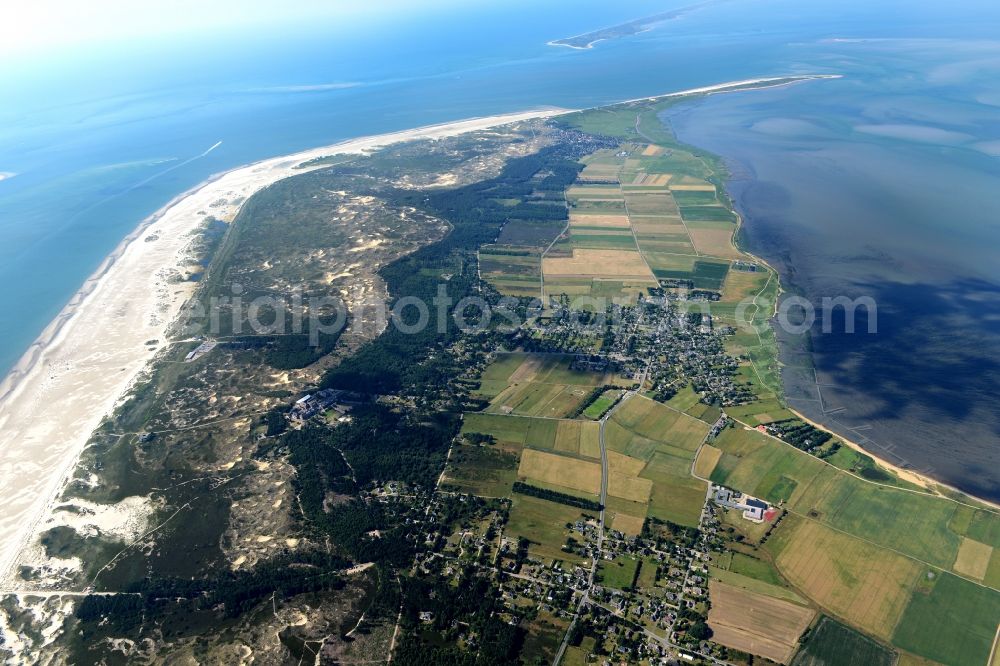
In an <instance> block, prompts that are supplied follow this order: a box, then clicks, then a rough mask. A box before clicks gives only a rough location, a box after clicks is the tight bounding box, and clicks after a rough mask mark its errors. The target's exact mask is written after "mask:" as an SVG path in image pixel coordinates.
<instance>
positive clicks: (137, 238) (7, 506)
mask: <svg viewBox="0 0 1000 666" xmlns="http://www.w3.org/2000/svg"><path fill="white" fill-rule="evenodd" d="M559 113H565V110H561V109H545V110H535V111H526V112H523V113H512V114H506V115H497V116H490V117H487V118H475V119H471V120H463V121H459V122H454V123H447V124H442V125H434V126H429V127H423V128H418V129H414V130H408V131H404V132H395V133H391V134H383V135H378V136H370V137H363V138H360V139H353V140H350V141H345V142H342V143H339V144H335V145H333V146H326V147H322V148H316V149H312V150H308V151H304V152H301V153H296V154H293V155H286V156H283V157H276V158H272V159H268V160H264V161H262V162H257V163H255V164H251V165H249V166H244V167H240V168H238V169H234V170H232V171H229V172H226V173H224V174H221V175H219V176H216V177H214V178H212V179H210V180H209V181H207V182H205V183H203V184H201V185H199V186H198V187H197V188H195V189H193V190H190V191H188V192H186V193H184V194H183V195H181V196H179V197H177V198H176V199H174V200H173V201H172V202H170V203H169V204H168V205H167V206H165V207H164V208H162V209H161V210H160V211H158V212H157V213H155V214H154V215H152V216H150V218H148V219H147V220H145V221H144V222H143V223H142V224H141V225H140V226H139V227H138V228H137V229H136V230H135V231H134V232H133V233H132V234H130V235H129V236H128V237H127V238H126V239H125V240H124V241H123V242H122V243H121V244H120V245H119V246H118V248H117V249H116V250H115V251H114V252H113V253H112V254H111V256H109V257H108V258H107V259H106V260H105V261H104V262H103V264H102V265H101V267H100V268H99V269H98V270H97V271H96V272H95V273H94V275H93V276H91V277H90V278H89V279H88V280H87V282H86V283H85V284H84V285H83V287H82V288H81V289H80V291H79V292H78V293H77V294H76V295H75V296H74V297H73V299H72V300H71V301H70V303H69V304H67V305H66V307H65V308H64V309H63V311H62V312H61V313H60V314H59V316H58V317H57V318H56V319H55V320H54V321H53V322H52V323H51V324H50V325H49V326H48V327H47V328H46V330H45V331H44V332H43V333H42V335H41V336H40V337H39V338H38V340H36V341H35V342H34V344H32V346H31V348H30V349H29V350H28V352H27V353H25V355H24V356H23V357H22V358H21V360H20V361H19V363H18V365H17V366H16V367H15V368H14V369H13V370H12V371H11V373H10V374H9V375H8V376H7V377H6V378H5V379H4V381H3V383H2V384H0V432H2V433H3V436H2V438H0V504H2V506H3V507H4V509H3V512H2V513H0V576H2V581H0V591H2V590H10V589H15V588H16V587H17V583H16V581H15V579H14V576H13V573H14V572H15V570H16V566H17V564H18V557H19V555H20V554H21V552H22V551H24V549H25V546H26V545H27V544H28V543H29V542H30V541H31V539H32V537H33V536H34V534H35V531H36V526H38V525H39V524H40V521H41V520H43V519H44V518H45V517H46V516H47V515H48V513H49V510H50V508H51V506H52V504H53V502H54V500H55V498H56V496H57V494H58V493H59V491H60V490H61V488H62V487H63V486H64V484H65V483H66V481H67V480H68V477H69V475H70V474H71V472H72V471H73V469H74V467H75V463H76V461H77V459H78V458H79V455H80V452H81V451H82V449H83V447H84V445H85V444H86V442H87V440H88V439H89V437H90V435H91V433H92V432H93V430H94V429H95V428H96V427H97V426H98V425H99V424H100V422H101V420H102V418H103V417H104V416H105V415H106V414H108V413H109V412H110V411H111V410H112V409H113V408H114V407H115V405H116V403H117V402H118V401H119V399H120V398H121V397H122V396H123V394H124V393H125V392H126V390H127V389H128V387H129V385H130V384H131V383H132V382H133V381H134V380H135V378H136V377H137V376H138V375H139V374H140V373H141V371H142V370H143V368H144V367H145V366H146V365H147V363H149V362H150V360H151V359H152V358H153V356H154V354H155V351H156V347H153V346H151V345H147V344H146V343H147V342H148V341H150V340H159V341H160V342H161V343H162V342H163V341H164V339H165V334H166V331H167V328H168V326H169V325H170V323H171V322H172V321H173V320H174V319H175V318H176V316H177V315H178V313H179V311H180V309H181V307H182V306H183V304H184V303H185V301H186V300H187V298H188V297H189V296H190V294H191V292H192V290H193V286H194V285H193V283H189V282H188V283H185V282H178V281H176V280H174V281H171V280H170V277H171V275H173V274H175V271H176V270H177V269H178V268H179V267H181V266H183V265H184V263H185V258H186V255H187V249H188V246H189V244H190V243H191V241H192V239H193V232H195V231H196V230H197V229H198V228H199V227H200V225H201V224H202V223H203V222H204V219H205V215H206V214H208V215H212V216H214V217H216V218H218V219H224V220H231V219H232V218H233V217H234V216H235V214H236V212H237V211H238V209H239V206H240V204H241V203H242V202H243V201H245V200H246V199H247V198H248V197H250V196H251V195H252V194H253V193H255V192H257V191H258V190H260V189H262V188H264V187H266V186H268V185H270V184H272V183H274V182H276V181H278V180H281V179H283V178H287V177H289V176H293V175H295V174H298V173H303V172H304V171H306V170H308V168H298V169H296V168H295V167H296V166H297V165H299V164H301V163H303V162H307V161H309V160H312V159H315V158H317V157H323V156H327V155H334V154H359V153H363V152H366V151H370V150H373V149H375V148H377V147H380V146H384V145H387V144H390V143H397V142H401V141H408V140H413V139H428V138H441V137H446V136H454V135H456V134H462V133H465V132H471V131H475V130H481V129H486V128H489V127H495V126H498V125H503V124H507V123H512V122H518V121H522V120H528V119H532V118H541V117H547V116H552V115H557V114H559ZM313 168H321V165H317V166H315V167H313ZM150 239H155V240H150Z"/></svg>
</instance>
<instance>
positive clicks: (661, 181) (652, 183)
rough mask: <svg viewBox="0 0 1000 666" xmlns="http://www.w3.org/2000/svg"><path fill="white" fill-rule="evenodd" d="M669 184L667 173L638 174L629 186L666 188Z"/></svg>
mask: <svg viewBox="0 0 1000 666" xmlns="http://www.w3.org/2000/svg"><path fill="white" fill-rule="evenodd" d="M669 182H670V174H669V173H643V172H639V173H637V174H636V175H635V178H633V179H632V182H631V183H630V185H642V186H644V187H666V185H667V183H669Z"/></svg>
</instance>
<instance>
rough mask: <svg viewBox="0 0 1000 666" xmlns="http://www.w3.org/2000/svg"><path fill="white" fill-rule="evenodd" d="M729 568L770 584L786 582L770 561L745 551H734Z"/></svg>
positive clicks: (780, 584) (778, 584)
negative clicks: (747, 553) (752, 555)
mask: <svg viewBox="0 0 1000 666" xmlns="http://www.w3.org/2000/svg"><path fill="white" fill-rule="evenodd" d="M729 570H730V571H732V572H733V573H738V574H740V575H743V576H747V577H749V578H756V579H757V580H759V581H761V582H764V583H768V584H770V585H776V586H778V587H781V586H783V585H784V584H785V583H784V581H783V580H781V576H779V575H778V572H777V570H775V568H774V566H773V565H772V564H771V563H770V562H768V561H766V560H762V559H759V558H756V557H751V556H750V555H746V554H745V553H733V560H732V562H731V563H730V565H729Z"/></svg>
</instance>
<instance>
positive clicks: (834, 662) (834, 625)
mask: <svg viewBox="0 0 1000 666" xmlns="http://www.w3.org/2000/svg"><path fill="white" fill-rule="evenodd" d="M895 661H896V655H895V654H894V653H893V651H892V650H890V649H889V648H887V647H885V646H884V645H882V644H881V643H879V642H877V641H874V640H872V639H871V638H868V637H867V636H865V635H864V634H861V633H859V632H857V631H855V630H854V629H851V628H850V627H848V626H847V625H844V624H841V623H840V622H837V621H836V620H834V619H833V618H830V617H827V616H825V615H824V616H823V617H821V618H820V620H819V623H818V624H817V625H816V628H815V629H813V630H812V632H811V633H810V634H809V635H808V636H807V637H806V640H805V642H804V643H803V645H802V649H800V650H799V652H798V654H796V655H795V659H794V660H792V666H893V664H894V663H895Z"/></svg>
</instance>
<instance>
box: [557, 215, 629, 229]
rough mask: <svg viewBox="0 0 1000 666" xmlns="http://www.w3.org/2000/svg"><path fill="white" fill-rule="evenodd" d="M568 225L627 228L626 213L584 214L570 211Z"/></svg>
mask: <svg viewBox="0 0 1000 666" xmlns="http://www.w3.org/2000/svg"><path fill="white" fill-rule="evenodd" d="M569 226H570V227H571V228H572V227H581V226H583V227H608V228H612V229H627V228H628V226H629V224H628V215H599V214H595V215H586V214H583V213H570V214H569Z"/></svg>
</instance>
